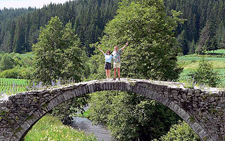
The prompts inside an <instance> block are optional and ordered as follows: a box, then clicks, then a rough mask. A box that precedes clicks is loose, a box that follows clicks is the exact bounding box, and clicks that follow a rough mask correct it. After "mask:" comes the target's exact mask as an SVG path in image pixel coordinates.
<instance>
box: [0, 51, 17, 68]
mask: <svg viewBox="0 0 225 141" xmlns="http://www.w3.org/2000/svg"><path fill="white" fill-rule="evenodd" d="M13 65H14V60H13V58H12V56H11V55H10V54H8V53H5V54H4V55H3V56H2V57H1V61H0V70H1V71H4V70H8V69H12V68H13Z"/></svg>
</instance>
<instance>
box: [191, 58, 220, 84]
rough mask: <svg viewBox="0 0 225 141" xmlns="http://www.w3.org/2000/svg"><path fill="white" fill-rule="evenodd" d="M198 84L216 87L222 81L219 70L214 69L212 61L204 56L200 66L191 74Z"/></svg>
mask: <svg viewBox="0 0 225 141" xmlns="http://www.w3.org/2000/svg"><path fill="white" fill-rule="evenodd" d="M189 76H191V77H192V78H194V80H195V81H196V82H197V83H198V84H206V85H209V86H211V87H216V86H217V85H218V84H219V83H220V78H219V72H218V71H214V70H213V66H212V64H211V63H209V62H207V61H205V60H204V58H202V59H201V60H200V62H199V66H198V68H197V69H196V70H195V71H193V72H191V73H190V74H189Z"/></svg>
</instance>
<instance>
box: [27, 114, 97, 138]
mask: <svg viewBox="0 0 225 141" xmlns="http://www.w3.org/2000/svg"><path fill="white" fill-rule="evenodd" d="M41 140H54V141H74V140H76V141H97V138H96V137H95V136H94V135H93V134H89V135H87V134H85V133H84V132H83V131H77V130H74V129H73V128H72V127H70V126H66V125H63V124H62V122H61V121H60V120H59V119H58V118H57V117H53V116H51V115H46V116H44V117H43V118H41V119H40V120H39V121H38V122H37V123H36V124H35V125H34V126H33V128H32V129H31V130H30V131H29V132H28V133H27V135H26V136H25V138H24V141H41Z"/></svg>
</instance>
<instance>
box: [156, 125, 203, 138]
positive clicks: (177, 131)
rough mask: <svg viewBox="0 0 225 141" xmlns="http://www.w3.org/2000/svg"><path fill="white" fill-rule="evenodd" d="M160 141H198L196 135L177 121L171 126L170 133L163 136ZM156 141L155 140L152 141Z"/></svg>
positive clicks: (187, 126) (188, 127)
mask: <svg viewBox="0 0 225 141" xmlns="http://www.w3.org/2000/svg"><path fill="white" fill-rule="evenodd" d="M159 140H160V141H200V139H199V137H198V135H197V134H196V133H195V132H194V131H193V130H192V129H191V127H190V126H189V125H188V124H187V123H186V122H185V121H183V122H182V121H179V122H178V124H175V125H172V127H171V128H170V131H169V132H168V133H167V134H166V135H163V136H162V137H161V138H160V139H159ZM154 141H157V140H154Z"/></svg>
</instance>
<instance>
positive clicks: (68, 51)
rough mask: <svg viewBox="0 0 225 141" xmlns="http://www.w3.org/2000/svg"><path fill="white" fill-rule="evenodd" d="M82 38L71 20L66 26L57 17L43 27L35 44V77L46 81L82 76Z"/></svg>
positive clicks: (77, 79)
mask: <svg viewBox="0 0 225 141" xmlns="http://www.w3.org/2000/svg"><path fill="white" fill-rule="evenodd" d="M80 45H81V44H80V40H79V38H78V37H77V35H75V34H74V29H72V24H71V23H70V22H69V23H68V24H66V26H65V27H63V25H62V22H61V21H60V19H59V18H58V17H53V18H51V20H50V21H49V23H48V25H46V27H45V28H41V31H40V35H39V38H38V43H36V44H35V45H34V46H33V47H34V54H35V59H34V60H35V62H34V68H35V73H34V76H35V77H34V79H35V80H37V81H42V82H45V83H50V82H51V81H52V80H53V81H56V80H57V79H59V78H62V79H69V78H72V77H73V78H74V80H76V81H80V80H81V78H82V75H83V62H82V57H81V56H82V55H84V54H85V53H83V51H82V50H81V49H80Z"/></svg>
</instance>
